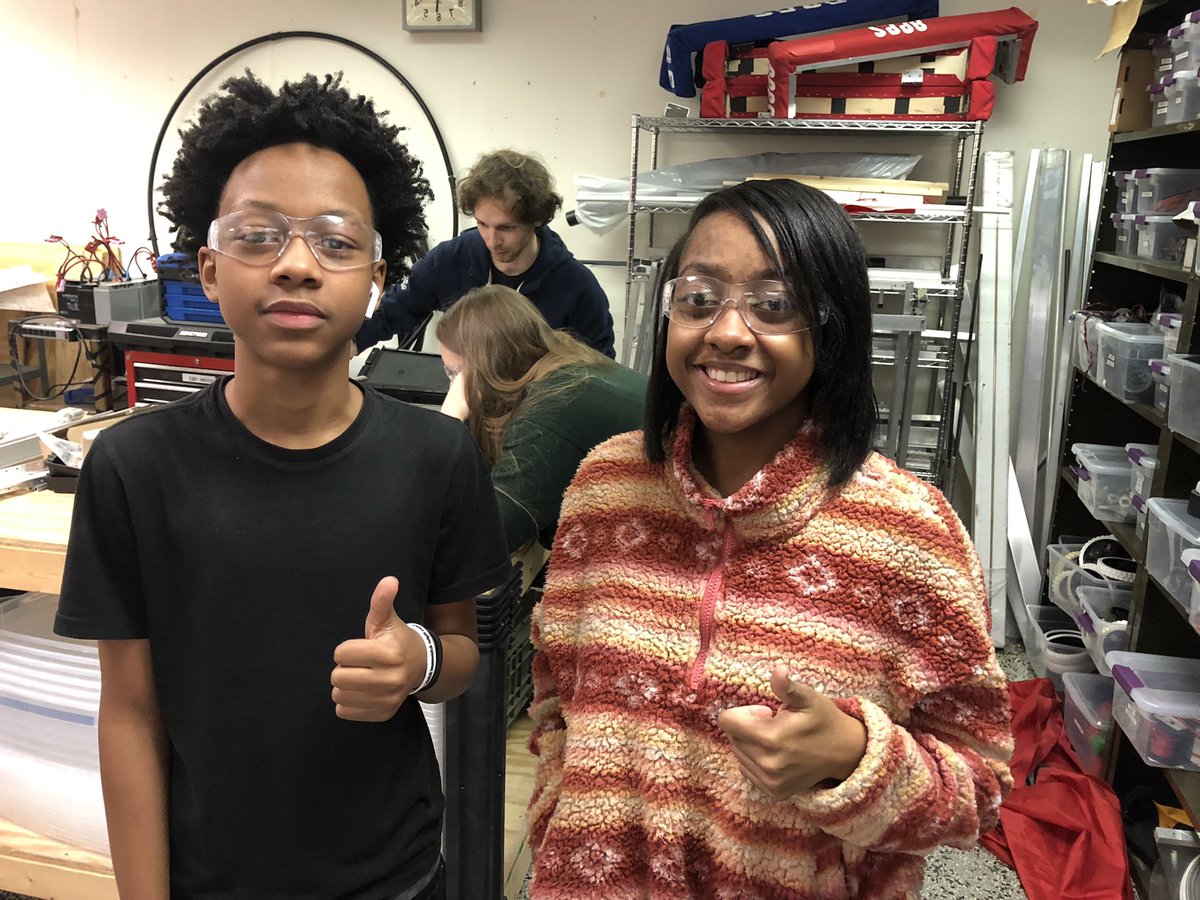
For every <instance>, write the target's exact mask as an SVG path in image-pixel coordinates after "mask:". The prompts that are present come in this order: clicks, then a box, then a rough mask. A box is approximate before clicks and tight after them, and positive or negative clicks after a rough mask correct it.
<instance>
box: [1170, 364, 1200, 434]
mask: <svg viewBox="0 0 1200 900" xmlns="http://www.w3.org/2000/svg"><path fill="white" fill-rule="evenodd" d="M1167 362H1168V363H1169V364H1170V366H1171V388H1170V391H1171V398H1172V399H1171V403H1170V406H1169V407H1168V409H1167V427H1169V428H1170V429H1171V430H1172V431H1174V432H1175V433H1176V434H1181V435H1183V436H1184V437H1187V438H1191V439H1192V440H1193V441H1200V355H1197V354H1191V355H1187V354H1181V353H1172V354H1171V355H1170V356H1168V357H1167Z"/></svg>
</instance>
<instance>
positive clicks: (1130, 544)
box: [1047, 0, 1200, 887]
mask: <svg viewBox="0 0 1200 900" xmlns="http://www.w3.org/2000/svg"><path fill="white" fill-rule="evenodd" d="M1192 8H1193V4H1192V3H1191V2H1190V0H1189V2H1186V3H1185V2H1181V0H1170V2H1168V3H1166V4H1161V5H1160V6H1158V7H1156V8H1155V9H1154V10H1153V11H1151V12H1143V15H1142V19H1141V21H1140V23H1139V27H1138V28H1137V29H1135V31H1137V32H1141V33H1142V34H1145V35H1152V34H1156V33H1157V34H1161V33H1163V32H1165V31H1166V29H1167V28H1168V27H1170V26H1171V25H1174V24H1176V23H1178V21H1179V20H1181V19H1182V18H1183V16H1184V15H1185V14H1187V13H1188V12H1190V11H1191V9H1192ZM1198 151H1200V120H1197V121H1193V122H1184V123H1180V124H1178V125H1166V126H1161V127H1157V128H1150V129H1146V130H1144V131H1136V132H1126V133H1122V134H1114V135H1112V137H1111V139H1110V142H1109V148H1108V169H1109V170H1110V171H1120V170H1132V169H1138V168H1147V167H1151V166H1192V165H1194V161H1195V158H1196V153H1197V152H1198ZM1105 183H1106V185H1107V187H1106V191H1105V196H1104V212H1106V213H1107V212H1111V211H1112V210H1113V209H1114V207H1115V202H1116V188H1115V186H1114V185H1113V184H1112V181H1111V179H1109V178H1108V177H1107V174H1106V178H1105ZM1114 245H1115V233H1114V229H1113V227H1112V225H1111V224H1110V222H1109V219H1108V217H1107V215H1102V216H1101V227H1100V229H1099V232H1098V234H1097V238H1096V247H1095V251H1094V252H1093V254H1092V258H1091V265H1090V273H1089V278H1088V285H1087V290H1086V294H1085V296H1086V297H1087V301H1086V302H1087V304H1089V305H1096V306H1101V307H1109V308H1113V309H1115V308H1119V307H1132V306H1134V305H1139V304H1140V305H1141V306H1142V307H1143V308H1145V309H1146V310H1147V311H1148V312H1152V311H1154V310H1155V309H1156V307H1157V306H1158V303H1159V296H1160V294H1159V291H1160V289H1162V288H1164V287H1165V288H1167V289H1168V290H1170V291H1171V292H1172V293H1174V294H1176V295H1180V296H1182V301H1183V302H1182V306H1181V308H1180V309H1179V312H1180V314H1181V317H1182V324H1181V327H1180V333H1179V349H1178V351H1177V352H1179V353H1189V352H1190V353H1196V352H1198V351H1200V321H1198V320H1197V310H1198V307H1200V274H1198V273H1197V270H1196V268H1195V267H1188V268H1184V267H1183V264H1182V263H1169V262H1163V261H1157V260H1150V259H1144V258H1139V257H1129V256H1123V255H1118V254H1117V253H1114V252H1113V251H1112V249H1111V248H1112V247H1114ZM1073 372H1074V374H1073V378H1074V383H1073V385H1072V387H1071V390H1070V395H1069V397H1068V399H1067V404H1066V408H1065V411H1064V414H1063V415H1064V421H1063V428H1062V434H1063V438H1062V444H1061V446H1059V447H1052V448H1051V454H1054V453H1057V454H1058V456H1057V457H1053V456H1052V459H1057V461H1058V465H1059V467H1060V469H1061V471H1062V477H1061V478H1059V479H1058V480H1057V490H1056V493H1055V497H1054V506H1053V513H1052V516H1051V529H1050V535H1051V538H1052V539H1057V536H1059V535H1063V534H1073V535H1080V536H1085V535H1099V534H1112V535H1113V536H1115V537H1116V538H1117V539H1118V540H1119V541H1120V542H1121V544H1122V545H1123V546H1124V547H1125V549H1126V550H1127V551H1128V552H1129V555H1130V556H1131V557H1132V558H1133V559H1134V560H1136V561H1138V562H1139V564H1141V565H1139V569H1138V574H1137V577H1136V579H1135V581H1134V583H1133V594H1132V598H1131V608H1130V610H1129V628H1128V632H1127V641H1128V649H1130V650H1135V651H1138V652H1143V653H1156V654H1164V655H1168V656H1181V657H1188V658H1195V657H1200V634H1197V632H1196V630H1195V629H1193V628H1192V626H1191V624H1190V623H1189V622H1188V611H1187V610H1186V609H1185V608H1184V607H1183V605H1182V604H1180V603H1179V602H1178V601H1177V600H1176V599H1175V598H1174V597H1172V596H1171V595H1170V593H1169V592H1167V591H1166V590H1164V589H1163V587H1162V585H1160V584H1159V583H1158V582H1157V581H1156V580H1155V579H1154V578H1152V577H1150V576H1149V575H1148V574H1147V572H1146V569H1145V566H1144V561H1145V558H1146V538H1145V536H1144V535H1143V537H1141V538H1138V537H1136V535H1135V530H1134V528H1133V527H1132V526H1131V525H1129V524H1126V523H1120V522H1101V521H1098V520H1096V519H1095V518H1093V517H1092V516H1091V514H1090V512H1089V511H1088V510H1087V508H1086V507H1084V506H1083V503H1082V501H1081V500H1080V499H1079V496H1078V493H1077V484H1078V482H1077V480H1076V478H1075V476H1074V473H1073V472H1071V471H1070V470H1069V468H1068V464H1069V463H1071V462H1073V461H1074V457H1073V455H1072V454H1071V452H1070V447H1071V445H1072V444H1074V443H1076V442H1094V443H1098V444H1123V443H1126V442H1138V443H1146V444H1156V445H1157V446H1158V465H1157V466H1156V468H1155V470H1154V476H1153V478H1152V479H1151V483H1150V496H1152V497H1186V496H1187V493H1188V491H1189V490H1190V488H1191V487H1192V486H1194V485H1195V484H1196V482H1197V480H1200V444H1198V443H1197V442H1195V441H1191V440H1188V439H1187V438H1184V437H1181V436H1180V435H1177V434H1175V433H1174V432H1172V431H1171V430H1170V428H1169V427H1168V426H1167V420H1166V416H1164V415H1163V413H1162V412H1161V411H1159V410H1158V409H1156V408H1154V407H1153V406H1149V405H1147V404H1145V403H1133V404H1126V403H1123V402H1122V401H1121V400H1119V399H1117V398H1116V397H1114V396H1113V395H1111V394H1109V393H1107V392H1106V391H1104V390H1103V389H1101V388H1100V387H1099V386H1098V385H1097V384H1096V383H1095V382H1094V381H1093V380H1092V379H1090V378H1089V377H1088V376H1087V375H1086V374H1085V373H1084V372H1081V371H1079V370H1078V369H1074V370H1073ZM1174 399H1175V398H1172V400H1174ZM1047 602H1048V601H1047ZM1112 732H1113V733H1112V736H1111V738H1110V740H1109V743H1108V747H1107V753H1106V758H1107V768H1106V773H1105V774H1106V776H1107V779H1108V780H1109V781H1110V782H1111V783H1112V784H1113V786H1114V788H1115V789H1116V790H1117V792H1118V794H1120V793H1122V792H1123V791H1124V790H1126V789H1127V788H1129V787H1132V786H1135V785H1141V784H1146V783H1150V784H1154V783H1156V782H1165V784H1166V785H1169V787H1170V790H1171V791H1173V792H1174V795H1175V797H1176V799H1177V800H1178V804H1179V805H1180V806H1182V807H1183V808H1184V809H1185V810H1187V812H1188V813H1189V814H1190V815H1191V816H1192V817H1193V819H1200V772H1189V771H1184V770H1176V769H1160V768H1156V767H1151V766H1147V765H1146V764H1145V763H1144V762H1143V761H1142V759H1141V757H1140V756H1139V755H1138V753H1137V751H1136V750H1135V749H1134V747H1133V745H1132V744H1130V742H1129V741H1128V740H1127V739H1126V738H1125V736H1124V733H1123V732H1122V730H1121V728H1120V726H1119V725H1115V724H1114V726H1113V728H1112ZM1142 887H1144V885H1142Z"/></svg>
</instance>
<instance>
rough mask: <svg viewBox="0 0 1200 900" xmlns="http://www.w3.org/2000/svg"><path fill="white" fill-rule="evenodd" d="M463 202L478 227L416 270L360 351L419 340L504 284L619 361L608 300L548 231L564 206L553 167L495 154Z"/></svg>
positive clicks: (482, 163)
mask: <svg viewBox="0 0 1200 900" xmlns="http://www.w3.org/2000/svg"><path fill="white" fill-rule="evenodd" d="M457 195H458V196H457V201H458V206H459V209H461V210H462V212H463V213H465V214H467V215H470V216H473V217H474V219H475V226H476V227H475V228H473V229H471V230H469V231H464V232H463V233H462V234H460V235H459V236H458V237H456V238H454V239H453V240H450V241H445V242H443V243H441V244H438V245H437V246H436V247H434V248H433V249H432V250H431V251H430V252H429V253H428V254H426V255H425V256H424V257H422V258H421V259H420V260H418V261H417V262H416V264H414V265H413V267H412V271H411V272H410V273H409V276H408V280H407V281H406V282H404V284H403V285H402V286H397V287H393V288H392V289H391V290H390V291H388V293H387V294H385V295H384V298H383V303H382V304H381V305H380V307H379V309H378V310H376V312H375V314H374V315H373V316H372V317H371V318H370V319H369V320H367V321H366V322H365V323H364V324H363V326H362V328H361V329H360V330H359V332H358V335H357V336H356V337H355V343H356V344H357V346H358V349H359V350H360V351H361V350H364V349H366V348H367V347H370V346H371V345H372V344H376V343H378V342H379V341H383V340H387V339H388V338H390V337H391V336H392V335H395V334H399V335H401V336H408V335H410V334H412V333H413V331H414V330H415V329H416V328H417V327H418V326H419V325H421V323H422V322H424V321H425V319H426V317H427V316H428V315H429V314H430V313H432V312H433V311H434V310H438V309H447V308H448V307H450V306H451V305H453V304H454V302H455V301H457V300H458V298H459V297H461V296H462V295H463V294H465V293H466V292H467V291H468V290H470V289H471V288H474V287H480V286H482V285H485V284H503V285H506V286H508V287H511V288H514V289H515V290H517V291H519V292H520V293H522V294H524V295H525V296H526V297H528V298H529V299H530V300H531V301H533V305H534V306H536V307H537V308H538V309H539V310H540V311H541V313H542V315H544V316H545V317H546V321H548V322H549V323H550V325H551V327H552V328H557V329H561V330H564V331H569V332H571V333H572V334H574V335H575V336H576V337H577V338H579V339H580V340H581V341H583V342H584V343H585V344H587V345H589V346H591V347H594V348H596V349H597V350H599V351H600V352H601V353H607V354H608V355H609V356H614V355H615V351H614V349H613V321H612V315H611V314H610V313H609V310H608V297H606V296H605V294H604V291H603V290H601V288H600V284H599V282H597V281H596V276H595V275H593V274H592V273H591V272H590V271H589V270H588V269H587V268H586V267H585V266H584V265H583V264H582V263H581V262H579V260H577V259H575V257H574V256H572V255H571V251H570V250H568V249H567V247H566V245H565V244H564V243H563V242H562V238H560V237H559V236H558V235H557V234H555V233H554V232H553V231H551V230H550V229H549V227H547V225H546V223H547V222H549V221H550V220H551V219H552V218H554V214H555V212H557V211H558V209H559V208H560V207H561V206H562V197H561V196H560V195H559V194H557V193H555V191H554V180H553V178H552V177H551V175H550V173H549V172H548V171H547V170H546V167H545V166H544V165H542V163H541V162H539V161H538V160H536V159H534V158H532V157H530V156H527V155H525V154H523V153H517V152H516V151H514V150H497V151H495V152H493V153H487V154H484V155H483V156H481V157H480V158H479V159H478V160H477V161H476V163H475V165H474V166H473V167H472V168H471V170H470V172H468V173H467V174H466V176H464V177H463V178H462V180H461V181H459V182H458V187H457Z"/></svg>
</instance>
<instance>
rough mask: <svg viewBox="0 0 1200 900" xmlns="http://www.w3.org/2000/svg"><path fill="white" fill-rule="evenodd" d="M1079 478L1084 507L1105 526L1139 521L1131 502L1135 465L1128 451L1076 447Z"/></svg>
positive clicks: (1072, 450) (1084, 446) (1074, 446)
mask: <svg viewBox="0 0 1200 900" xmlns="http://www.w3.org/2000/svg"><path fill="white" fill-rule="evenodd" d="M1071 452H1072V453H1073V454H1075V461H1076V465H1074V466H1072V468H1073V469H1074V471H1075V474H1076V475H1077V476H1079V480H1078V482H1077V485H1076V491H1077V492H1078V493H1079V499H1080V500H1082V501H1083V505H1084V506H1086V507H1087V508H1088V512H1090V513H1091V514H1092V515H1093V516H1095V517H1096V518H1097V519H1099V520H1100V521H1102V522H1132V521H1133V520H1134V518H1135V517H1136V513H1135V511H1134V509H1133V504H1132V503H1131V502H1130V500H1129V481H1130V475H1129V473H1130V470H1131V469H1132V467H1133V463H1132V462H1130V460H1129V455H1128V454H1127V453H1126V451H1125V448H1124V447H1115V446H1109V445H1106V444H1072V445H1071Z"/></svg>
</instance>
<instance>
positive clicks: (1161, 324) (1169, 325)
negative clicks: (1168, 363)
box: [1150, 312, 1183, 356]
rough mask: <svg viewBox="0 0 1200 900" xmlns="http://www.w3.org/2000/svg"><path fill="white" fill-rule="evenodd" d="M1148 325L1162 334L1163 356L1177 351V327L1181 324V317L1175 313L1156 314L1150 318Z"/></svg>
mask: <svg viewBox="0 0 1200 900" xmlns="http://www.w3.org/2000/svg"><path fill="white" fill-rule="evenodd" d="M1150 324H1151V325H1153V326H1154V327H1155V328H1157V329H1158V330H1159V331H1161V332H1162V333H1163V355H1164V356H1165V355H1166V354H1168V353H1175V352H1177V351H1178V350H1179V326H1180V325H1182V324H1183V316H1182V315H1180V314H1179V313H1175V312H1156V313H1155V314H1154V315H1152V316H1151V317H1150Z"/></svg>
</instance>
